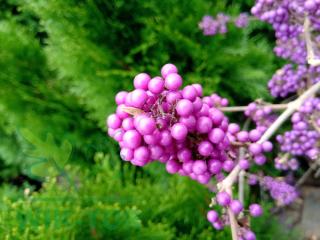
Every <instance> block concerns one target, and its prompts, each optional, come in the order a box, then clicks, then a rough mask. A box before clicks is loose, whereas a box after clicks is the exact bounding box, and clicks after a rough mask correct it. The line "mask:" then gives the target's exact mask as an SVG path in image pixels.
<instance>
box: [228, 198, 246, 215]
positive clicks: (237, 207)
mask: <svg viewBox="0 0 320 240" xmlns="http://www.w3.org/2000/svg"><path fill="white" fill-rule="evenodd" d="M230 209H231V210H232V212H233V213H234V214H239V213H240V212H241V211H242V210H243V205H242V203H241V202H240V201H239V200H232V201H231V203H230Z"/></svg>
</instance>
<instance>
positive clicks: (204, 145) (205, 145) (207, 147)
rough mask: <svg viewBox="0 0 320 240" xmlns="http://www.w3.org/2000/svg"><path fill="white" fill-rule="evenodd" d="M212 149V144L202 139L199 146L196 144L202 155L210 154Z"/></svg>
mask: <svg viewBox="0 0 320 240" xmlns="http://www.w3.org/2000/svg"><path fill="white" fill-rule="evenodd" d="M212 151H213V146H212V144H211V143H210V142H209V141H202V142H201V143H200V144H199V146H198V152H199V153H200V154H201V155H202V156H205V157H207V156H210V154H211V153H212Z"/></svg>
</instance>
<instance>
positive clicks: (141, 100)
mask: <svg viewBox="0 0 320 240" xmlns="http://www.w3.org/2000/svg"><path fill="white" fill-rule="evenodd" d="M147 98H148V95H147V93H146V92H145V91H144V90H142V89H136V90H133V92H132V93H131V98H130V102H131V104H132V106H134V107H137V108H141V107H142V106H143V105H144V104H145V102H146V101H147Z"/></svg>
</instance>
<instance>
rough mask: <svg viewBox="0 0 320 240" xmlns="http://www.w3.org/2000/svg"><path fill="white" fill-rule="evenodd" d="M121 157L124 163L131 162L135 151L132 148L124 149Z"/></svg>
mask: <svg viewBox="0 0 320 240" xmlns="http://www.w3.org/2000/svg"><path fill="white" fill-rule="evenodd" d="M120 156H121V158H122V159H123V160H124V161H130V160H132V158H133V151H132V149H130V148H122V149H121V151H120Z"/></svg>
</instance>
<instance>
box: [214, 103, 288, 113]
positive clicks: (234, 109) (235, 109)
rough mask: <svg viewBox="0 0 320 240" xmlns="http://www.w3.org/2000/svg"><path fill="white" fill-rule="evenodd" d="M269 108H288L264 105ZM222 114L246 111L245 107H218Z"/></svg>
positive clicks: (281, 105) (278, 105) (286, 105)
mask: <svg viewBox="0 0 320 240" xmlns="http://www.w3.org/2000/svg"><path fill="white" fill-rule="evenodd" d="M264 106H266V107H270V108H271V109H272V110H283V109H286V108H287V107H288V104H267V105H264ZM219 109H220V110H221V111H222V112H244V111H245V110H246V109H247V106H235V107H220V108H219Z"/></svg>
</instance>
